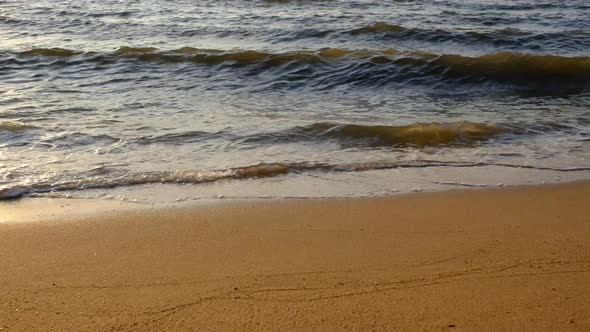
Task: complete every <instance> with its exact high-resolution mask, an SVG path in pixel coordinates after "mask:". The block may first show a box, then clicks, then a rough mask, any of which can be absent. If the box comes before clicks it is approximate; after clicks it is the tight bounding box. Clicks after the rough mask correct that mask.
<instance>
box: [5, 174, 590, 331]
mask: <svg viewBox="0 0 590 332" xmlns="http://www.w3.org/2000/svg"><path fill="white" fill-rule="evenodd" d="M116 205H117V203H112V202H111V203H104V202H99V201H83V200H80V201H78V200H57V199H53V200H45V199H23V200H19V201H14V202H4V203H2V204H0V221H1V222H0V240H1V245H2V249H1V250H0V266H1V269H0V296H1V298H0V330H2V331H19V330H43V331H48V330H59V331H74V330H76V331H96V330H101V331H163V330H252V329H254V330H346V329H350V330H434V331H441V330H442V331H444V330H528V331H539V330H546V331H557V330H577V331H588V330H590V184H588V183H574V184H565V185H553V186H539V187H523V188H515V189H501V190H471V191H454V192H444V193H428V194H415V195H407V196H400V197H393V198H383V199H346V200H285V201H275V200H272V201H229V202H225V203H215V204H209V205H207V204H204V205H201V206H193V207H176V208H145V207H144V208H133V207H130V206H124V207H120V206H116Z"/></svg>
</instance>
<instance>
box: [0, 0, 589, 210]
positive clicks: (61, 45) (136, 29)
mask: <svg viewBox="0 0 590 332" xmlns="http://www.w3.org/2000/svg"><path fill="white" fill-rule="evenodd" d="M0 4H1V5H0V41H1V42H0V197H2V198H8V197H18V196H27V195H47V196H64V195H68V196H74V197H119V198H125V199H129V200H138V201H165V200H177V199H180V200H184V199H194V198H202V197H211V196H232V197H277V196H278V197H283V196H297V197H326V196H328V197H332V196H374V195H384V194H391V193H394V192H407V191H412V190H414V191H416V190H439V189H444V188H454V187H457V186H467V187H472V186H476V187H479V186H497V185H499V184H500V183H501V184H502V185H510V184H531V183H541V182H559V181H566V180H577V179H588V178H590V54H589V50H590V6H589V5H587V4H586V2H585V1H566V2H561V1H544V2H539V1H537V2H534V3H531V2H530V1H526V2H525V1H475V0H471V1H391V2H383V1H328V0H326V1H180V0H176V1H168V2H166V3H162V2H161V1H128V2H121V1H102V2H91V1H37V2H34V3H33V2H30V1H20V0H19V1H3V2H1V3H0Z"/></svg>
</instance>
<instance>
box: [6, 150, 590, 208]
mask: <svg viewBox="0 0 590 332" xmlns="http://www.w3.org/2000/svg"><path fill="white" fill-rule="evenodd" d="M490 166H497V167H508V168H525V169H538V170H550V171H555V172H587V171H590V168H588V167H576V168H551V167H536V166H530V165H518V164H502V163H484V162H475V163H468V162H442V161H430V160H424V161H415V162H400V163H395V162H393V163H379V162H367V163H354V164H329V163H305V162H302V163H260V164H257V165H250V166H244V167H236V168H228V169H221V170H184V171H176V172H142V173H128V174H125V175H120V176H113V175H110V174H106V176H94V177H93V176H89V177H85V178H78V179H72V180H55V181H53V182H51V181H46V182H42V183H32V184H27V185H12V186H10V185H8V186H5V187H0V199H10V198H18V197H22V196H27V195H32V194H42V193H49V192H62V191H73V190H88V189H109V188H115V187H124V186H136V185H147V184H202V183H208V182H214V181H219V180H239V179H255V178H266V177H274V176H281V175H287V174H300V173H307V172H366V171H374V170H386V169H397V168H429V167H466V168H470V167H490Z"/></svg>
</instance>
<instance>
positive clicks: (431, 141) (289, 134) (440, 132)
mask: <svg viewBox="0 0 590 332" xmlns="http://www.w3.org/2000/svg"><path fill="white" fill-rule="evenodd" d="M509 131H510V130H509V129H507V128H504V127H501V126H497V125H493V124H484V123H475V122H468V121H461V122H451V123H438V122H431V123H415V124H411V125H405V126H383V125H359V124H336V123H315V124H312V125H309V126H304V127H295V128H291V129H289V130H286V131H283V132H278V133H270V134H268V133H267V134H259V135H255V136H251V137H247V138H246V139H244V140H243V141H245V142H256V141H267V140H268V141H296V140H317V139H336V140H343V141H351V140H352V141H358V140H360V141H361V142H364V143H366V144H369V145H382V146H417V147H426V146H440V145H465V144H473V143H476V142H478V141H482V140H487V139H491V138H493V137H496V136H498V135H500V134H502V133H507V132H509Z"/></svg>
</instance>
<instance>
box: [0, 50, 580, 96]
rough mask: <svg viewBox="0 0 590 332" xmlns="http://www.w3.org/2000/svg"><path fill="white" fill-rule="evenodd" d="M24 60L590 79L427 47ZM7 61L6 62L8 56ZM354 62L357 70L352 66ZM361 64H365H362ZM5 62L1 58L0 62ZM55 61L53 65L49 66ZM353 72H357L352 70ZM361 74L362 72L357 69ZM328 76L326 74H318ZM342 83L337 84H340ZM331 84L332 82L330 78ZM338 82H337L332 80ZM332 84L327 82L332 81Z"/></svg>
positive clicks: (529, 59)
mask: <svg viewBox="0 0 590 332" xmlns="http://www.w3.org/2000/svg"><path fill="white" fill-rule="evenodd" d="M16 56H18V57H21V58H34V59H38V58H39V57H50V58H55V57H57V58H62V59H66V61H65V62H64V61H61V62H60V65H62V64H63V63H66V64H67V60H68V59H72V58H74V59H75V61H73V62H74V64H79V63H80V61H82V60H81V57H83V60H84V61H96V62H107V63H108V62H112V61H117V60H122V59H133V60H138V61H146V62H160V63H168V62H172V63H174V62H194V63H199V64H208V65H221V64H230V65H231V64H240V65H258V66H263V67H264V68H276V67H277V66H283V65H285V64H305V65H309V64H320V65H322V66H329V65H335V66H340V67H338V68H341V69H342V70H343V73H342V75H343V77H345V78H346V79H345V80H344V79H343V80H341V81H343V82H348V81H350V80H353V79H355V77H358V78H356V79H357V80H361V81H362V80H367V81H368V83H371V82H374V81H375V80H380V81H385V82H387V81H391V80H393V81H395V80H396V79H399V80H401V79H403V80H405V81H408V80H411V79H412V78H416V77H423V76H438V77H442V78H453V79H460V80H470V81H486V80H494V81H500V82H516V83H528V84H537V85H538V84H548V85H554V86H560V85H563V84H566V85H571V84H574V83H577V84H579V83H582V84H583V86H586V85H587V83H589V82H590V57H585V56H584V57H582V56H580V57H564V56H558V55H533V54H525V53H514V52H500V53H493V54H485V55H482V56H475V57H469V56H462V55H456V54H434V53H430V52H423V51H400V50H396V49H391V48H390V49H383V50H368V49H361V50H348V49H339V48H326V49H321V50H316V51H312V50H301V51H290V52H285V53H270V52H263V51H257V50H235V51H234V50H232V51H224V50H206V49H197V48H192V47H183V48H180V49H176V50H171V51H162V50H159V49H156V48H151V47H147V48H136V47H121V48H119V49H118V50H116V51H115V52H112V53H100V52H85V53H83V52H79V51H72V50H65V49H42V48H41V49H32V50H29V51H24V52H19V53H17V54H16ZM5 61H6V60H5ZM351 63H352V64H355V65H354V67H353V68H351V67H350V64H351ZM358 64H366V65H369V66H364V67H362V68H359V66H358ZM0 65H1V61H0ZM50 65H51V64H50ZM350 70H355V72H350ZM359 70H360V71H362V72H358V71H359ZM312 78H318V79H319V80H325V77H324V76H323V75H322V77H316V76H312ZM338 82H339V81H337V82H335V83H338ZM328 83H329V82H328ZM333 83H334V82H333ZM328 85H329V84H328Z"/></svg>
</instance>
